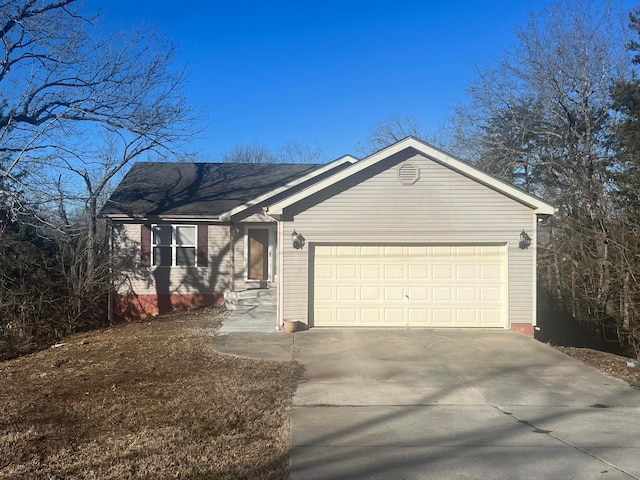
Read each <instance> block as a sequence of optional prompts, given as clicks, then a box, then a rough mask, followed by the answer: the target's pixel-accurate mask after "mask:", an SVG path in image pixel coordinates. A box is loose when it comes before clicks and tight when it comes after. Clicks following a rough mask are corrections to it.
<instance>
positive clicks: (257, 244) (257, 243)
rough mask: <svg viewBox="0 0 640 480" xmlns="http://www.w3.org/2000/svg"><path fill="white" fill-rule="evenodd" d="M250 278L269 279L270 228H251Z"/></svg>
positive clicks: (249, 250)
mask: <svg viewBox="0 0 640 480" xmlns="http://www.w3.org/2000/svg"><path fill="white" fill-rule="evenodd" d="M247 239H248V245H247V246H248V259H247V260H248V269H247V270H248V272H247V274H248V280H269V230H268V229H266V228H249V229H248V231H247Z"/></svg>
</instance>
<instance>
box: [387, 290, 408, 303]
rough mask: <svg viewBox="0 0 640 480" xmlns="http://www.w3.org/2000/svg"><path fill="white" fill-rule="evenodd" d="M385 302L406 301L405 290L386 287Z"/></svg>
mask: <svg viewBox="0 0 640 480" xmlns="http://www.w3.org/2000/svg"><path fill="white" fill-rule="evenodd" d="M384 300H385V301H387V302H401V301H403V300H404V288H402V287H384Z"/></svg>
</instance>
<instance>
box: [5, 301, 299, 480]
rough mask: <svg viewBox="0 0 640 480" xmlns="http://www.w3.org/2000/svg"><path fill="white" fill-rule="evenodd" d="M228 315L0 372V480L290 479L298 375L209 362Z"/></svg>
mask: <svg viewBox="0 0 640 480" xmlns="http://www.w3.org/2000/svg"><path fill="white" fill-rule="evenodd" d="M226 315H227V313H226V312H225V311H224V310H222V309H214V308H211V309H206V310H202V311H199V312H191V313H178V314H172V315H168V316H164V317H161V318H156V319H153V320H150V321H145V322H140V323H133V324H127V325H122V326H117V327H113V328H109V329H105V330H100V331H94V332H89V333H84V334H80V335H75V336H72V337H70V338H68V339H67V340H66V341H65V344H64V345H61V346H59V347H56V348H50V349H48V350H45V351H41V352H38V353H35V354H32V355H28V356H25V357H21V358H16V359H13V360H10V361H5V362H0V385H2V389H0V405H2V408H1V409H0V479H5V478H11V479H27V478H29V479H31V478H49V479H58V478H65V479H68V478H82V479H115V478H118V479H121V478H194V479H195V478H217V479H244V478H246V479H249V478H251V479H260V478H264V479H271V478H273V479H281V478H288V476H289V473H288V465H289V446H290V445H289V410H290V408H291V398H292V395H293V392H294V389H295V382H296V378H297V375H299V372H298V367H297V366H296V364H293V363H285V362H269V361H260V360H250V359H243V358H233V357H229V356H224V355H220V354H218V353H216V352H215V351H213V350H212V348H211V347H210V343H211V339H212V337H213V336H214V335H215V334H216V331H217V329H218V328H219V326H220V324H221V322H222V320H223V319H224V318H225V316H226Z"/></svg>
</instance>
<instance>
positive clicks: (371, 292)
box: [360, 287, 382, 303]
mask: <svg viewBox="0 0 640 480" xmlns="http://www.w3.org/2000/svg"><path fill="white" fill-rule="evenodd" d="M360 300H362V302H377V303H379V302H380V301H381V300H382V288H381V287H360Z"/></svg>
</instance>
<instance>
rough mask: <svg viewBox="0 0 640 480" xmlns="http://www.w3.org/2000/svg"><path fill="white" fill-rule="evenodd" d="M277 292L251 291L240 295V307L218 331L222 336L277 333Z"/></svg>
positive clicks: (269, 290)
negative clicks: (246, 333)
mask: <svg viewBox="0 0 640 480" xmlns="http://www.w3.org/2000/svg"><path fill="white" fill-rule="evenodd" d="M276 292H277V290H276V289H275V288H265V289H260V288H256V289H251V290H244V291H242V292H239V293H238V305H237V307H236V309H235V310H234V311H233V312H231V315H229V317H228V318H227V320H225V322H224V324H223V325H222V327H221V328H220V330H219V331H218V334H220V335H226V334H228V333H238V332H263V333H271V332H275V331H276V318H277V316H276V304H277V293H276Z"/></svg>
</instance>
